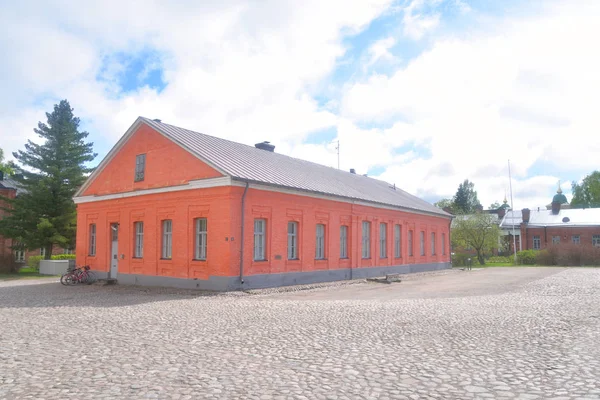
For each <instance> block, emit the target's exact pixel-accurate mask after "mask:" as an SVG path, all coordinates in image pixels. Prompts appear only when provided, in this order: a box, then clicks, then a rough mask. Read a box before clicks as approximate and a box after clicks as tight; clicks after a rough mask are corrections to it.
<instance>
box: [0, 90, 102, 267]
mask: <svg viewBox="0 0 600 400" xmlns="http://www.w3.org/2000/svg"><path fill="white" fill-rule="evenodd" d="M46 117H47V120H48V121H47V123H42V122H39V123H38V127H37V129H34V132H35V133H36V134H37V135H38V136H40V137H41V138H42V139H44V143H43V144H36V143H34V142H32V141H30V140H29V141H28V142H27V144H26V145H25V150H19V151H17V152H15V153H13V156H14V157H15V159H16V160H17V163H18V165H17V168H18V171H15V172H18V174H15V175H14V176H13V179H14V180H15V181H17V183H18V184H19V185H20V187H21V189H22V190H21V191H20V193H19V195H18V196H17V198H16V199H14V200H10V201H8V203H9V205H8V207H5V208H4V209H5V210H6V211H8V212H9V213H10V214H9V215H8V216H6V217H5V218H4V219H2V220H0V233H2V234H4V235H5V236H8V237H10V238H13V239H15V240H16V241H18V242H19V243H21V244H22V246H23V247H25V248H27V249H35V248H41V247H43V248H45V249H46V258H47V259H49V258H50V256H51V254H52V246H53V245H54V244H58V245H60V246H62V247H67V246H73V244H74V243H75V229H76V209H75V204H74V203H73V196H74V194H75V192H76V191H77V189H78V188H79V187H80V186H81V185H82V184H83V182H84V181H85V179H86V175H87V174H88V173H89V172H90V171H91V169H90V168H88V167H86V166H85V163H87V162H90V161H92V160H93V159H94V158H95V157H96V154H95V153H94V152H93V143H89V142H88V143H86V142H85V138H87V136H88V133H87V132H81V131H79V118H76V117H75V116H74V115H73V109H72V108H71V106H70V105H69V102H68V101H67V100H62V101H61V102H60V103H59V104H57V105H55V106H54V111H53V112H52V113H46Z"/></svg>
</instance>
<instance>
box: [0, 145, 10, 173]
mask: <svg viewBox="0 0 600 400" xmlns="http://www.w3.org/2000/svg"><path fill="white" fill-rule="evenodd" d="M0 172H4V173H5V174H7V175H8V174H12V173H13V169H12V167H11V165H10V163H5V162H4V150H2V149H0Z"/></svg>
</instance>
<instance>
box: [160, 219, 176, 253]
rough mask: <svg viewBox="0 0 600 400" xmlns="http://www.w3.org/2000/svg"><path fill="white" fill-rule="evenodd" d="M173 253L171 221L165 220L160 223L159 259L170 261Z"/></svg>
mask: <svg viewBox="0 0 600 400" xmlns="http://www.w3.org/2000/svg"><path fill="white" fill-rule="evenodd" d="M172 251H173V221H172V220H170V219H165V220H163V222H162V254H161V258H167V259H170V258H171V257H172Z"/></svg>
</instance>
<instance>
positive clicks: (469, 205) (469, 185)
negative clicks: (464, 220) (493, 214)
mask: <svg viewBox="0 0 600 400" xmlns="http://www.w3.org/2000/svg"><path fill="white" fill-rule="evenodd" d="M453 202H454V210H455V211H456V212H457V213H462V214H472V213H474V212H475V211H476V210H477V206H478V205H479V199H478V198H477V192H476V191H475V184H474V183H473V182H469V180H468V179H465V181H464V182H463V183H461V184H460V185H459V186H458V190H457V191H456V194H455V195H454V199H453Z"/></svg>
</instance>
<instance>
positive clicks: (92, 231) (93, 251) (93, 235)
mask: <svg viewBox="0 0 600 400" xmlns="http://www.w3.org/2000/svg"><path fill="white" fill-rule="evenodd" d="M41 253H42V256H45V255H46V249H42V252H41ZM89 255H90V256H95V255H96V224H90V251H89Z"/></svg>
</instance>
